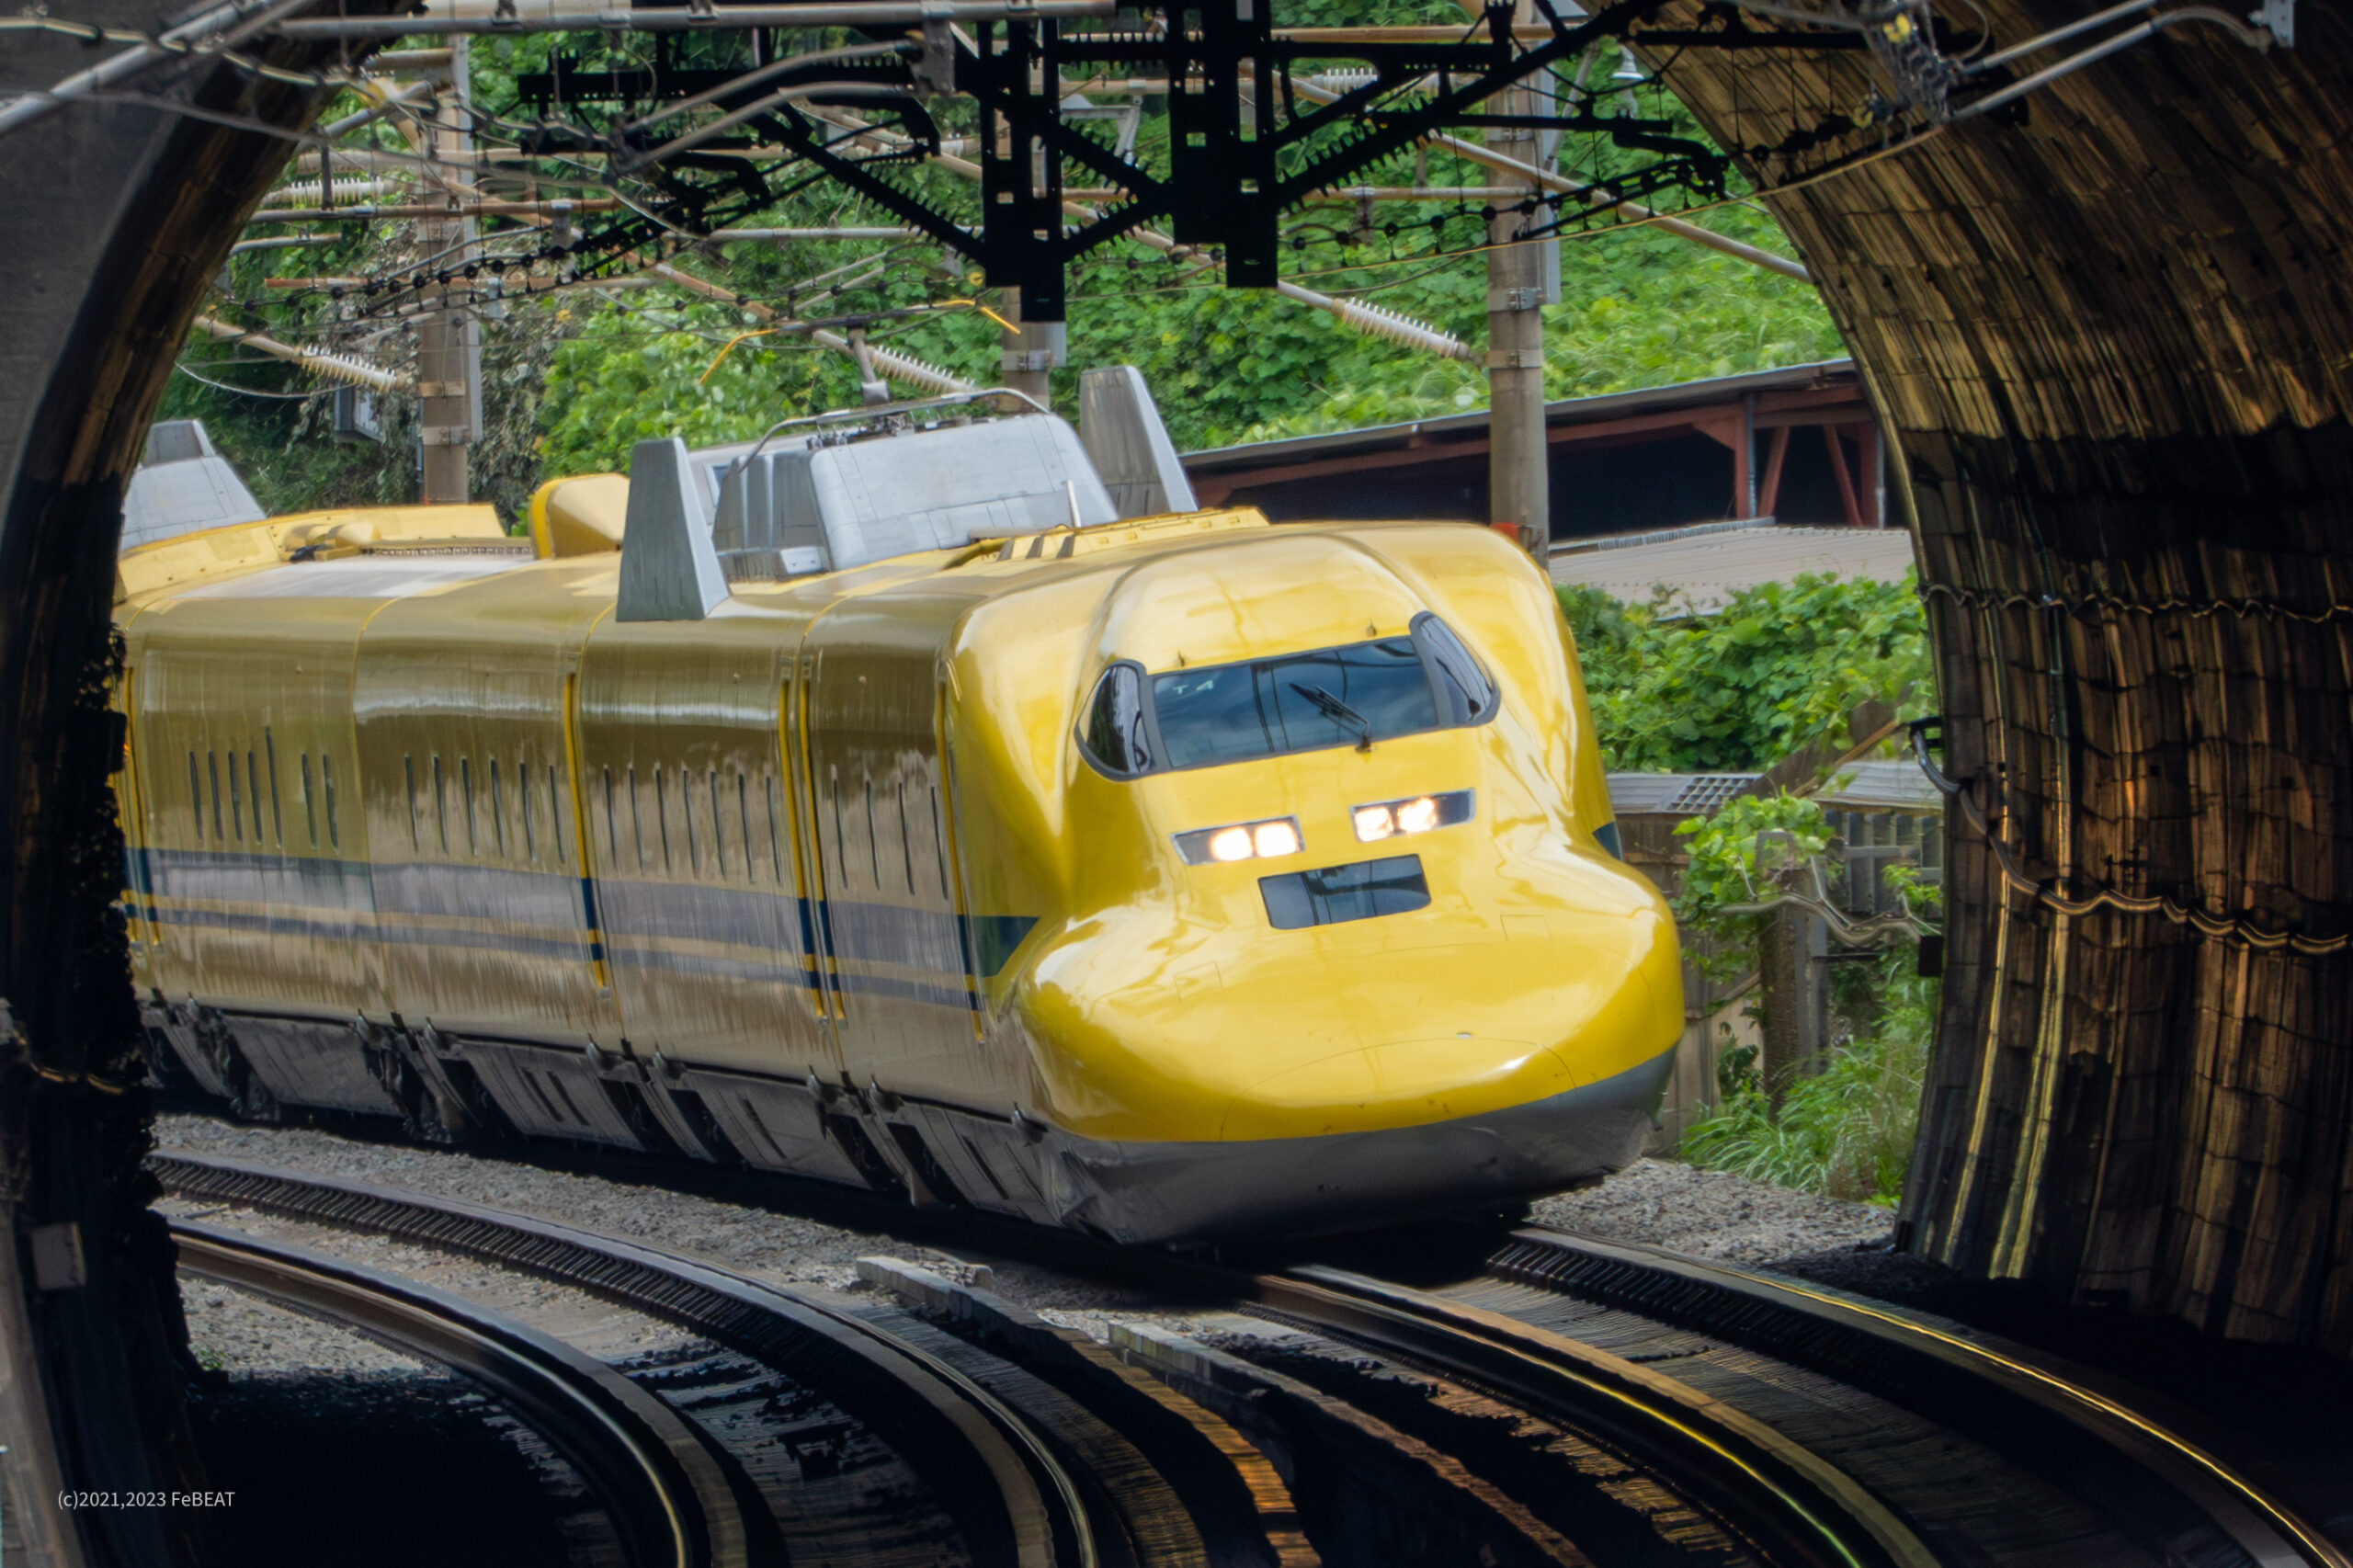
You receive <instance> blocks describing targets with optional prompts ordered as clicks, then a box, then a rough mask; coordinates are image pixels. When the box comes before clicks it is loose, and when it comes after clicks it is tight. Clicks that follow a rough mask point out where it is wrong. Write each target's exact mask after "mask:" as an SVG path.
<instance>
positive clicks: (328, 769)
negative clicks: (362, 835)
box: [319, 752, 343, 849]
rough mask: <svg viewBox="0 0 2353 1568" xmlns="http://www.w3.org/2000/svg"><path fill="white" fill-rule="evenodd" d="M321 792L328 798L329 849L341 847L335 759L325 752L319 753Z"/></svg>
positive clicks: (341, 838)
mask: <svg viewBox="0 0 2353 1568" xmlns="http://www.w3.org/2000/svg"><path fill="white" fill-rule="evenodd" d="M319 790H320V791H321V793H323V794H324V795H325V796H326V798H327V847H328V848H330V849H333V848H337V847H340V846H341V845H342V843H343V834H342V833H341V832H340V831H339V830H338V829H337V828H336V826H335V758H333V757H331V756H328V755H327V754H326V753H324V752H321V753H319Z"/></svg>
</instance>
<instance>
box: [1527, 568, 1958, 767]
mask: <svg viewBox="0 0 2353 1568" xmlns="http://www.w3.org/2000/svg"><path fill="white" fill-rule="evenodd" d="M1560 596H1561V608H1562V610H1563V613H1564V614H1566V615H1567V617H1568V619H1569V625H1570V628H1571V630H1573V631H1574V632H1575V634H1576V640H1577V651H1578V654H1579V659H1580V662H1581V663H1582V664H1583V665H1584V667H1585V676H1586V691H1587V692H1588V694H1589V695H1590V697H1591V699H1592V703H1593V713H1594V723H1595V726H1596V728H1597V730H1598V732H1599V733H1600V736H1601V743H1602V749H1603V752H1604V754H1605V755H1606V756H1608V761H1609V766H1610V767H1618V768H1635V769H1655V770H1661V771H1665V772H1675V773H1723V772H1745V771H1752V770H1756V769H1760V768H1764V767H1769V766H1771V765H1772V764H1773V763H1774V762H1776V761H1778V760H1779V758H1781V757H1783V756H1787V755H1788V754H1789V753H1790V752H1792V751H1795V750H1797V749H1798V748H1799V747H1801V746H1802V745H1805V744H1808V743H1809V742H1812V741H1814V740H1816V739H1819V738H1821V737H1823V736H1824V735H1828V734H1831V733H1834V732H1835V731H1836V729H1837V728H1838V727H1839V726H1840V725H1842V724H1843V723H1844V722H1846V719H1847V714H1848V713H1850V712H1852V711H1853V710H1854V709H1855V708H1857V707H1858V706H1859V705H1860V704H1861V703H1863V702H1865V701H1867V700H1869V699H1873V698H1876V699H1881V700H1883V701H1891V702H1897V703H1901V704H1905V705H1908V707H1909V709H1911V710H1917V711H1926V710H1927V703H1928V701H1929V700H1930V695H1929V694H1930V693H1931V691H1932V690H1933V685H1932V681H1931V677H1930V667H1929V662H1928V643H1927V622H1926V620H1925V619H1924V618H1923V616H1922V614H1921V611H1920V602H1919V598H1918V597H1917V594H1916V592H1915V589H1914V586H1913V580H1912V575H1911V574H1910V573H1908V572H1907V573H1906V574H1904V578H1903V579H1902V580H1901V581H1900V582H1894V583H1880V582H1872V581H1870V580H1868V579H1852V580H1844V581H1842V580H1841V579H1839V578H1838V577H1836V575H1831V574H1822V575H1817V574H1805V575H1802V576H1800V577H1799V578H1798V579H1797V580H1796V581H1795V582H1792V583H1786V584H1784V583H1759V584H1757V585H1754V586H1751V587H1746V588H1743V589H1741V590H1739V591H1738V592H1736V593H1734V594H1733V596H1732V597H1731V598H1730V600H1728V601H1727V602H1726V603H1725V604H1724V606H1723V607H1722V608H1720V609H1716V610H1712V611H1710V612H1707V613H1704V614H1702V613H1699V612H1698V611H1696V610H1695V609H1694V608H1692V606H1691V604H1690V601H1689V599H1688V597H1685V596H1682V595H1678V594H1675V593H1671V592H1669V591H1666V590H1665V589H1662V590H1660V591H1658V592H1657V593H1656V594H1654V597H1652V598H1651V600H1650V601H1649V602H1648V603H1647V604H1638V605H1623V604H1620V602H1619V601H1618V600H1617V599H1615V598H1614V597H1611V596H1609V595H1608V594H1607V593H1604V592H1603V591H1601V590H1600V589H1597V588H1591V587H1586V586H1584V585H1564V586H1563V587H1562V588H1561V590H1560Z"/></svg>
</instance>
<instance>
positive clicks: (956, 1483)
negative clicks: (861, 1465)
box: [147, 1154, 1101, 1568]
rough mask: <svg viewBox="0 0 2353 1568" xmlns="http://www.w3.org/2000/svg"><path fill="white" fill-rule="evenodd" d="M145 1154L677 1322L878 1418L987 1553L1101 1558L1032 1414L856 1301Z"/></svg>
mask: <svg viewBox="0 0 2353 1568" xmlns="http://www.w3.org/2000/svg"><path fill="white" fill-rule="evenodd" d="M147 1164H148V1167H149V1168H150V1169H151V1170H153V1172H154V1173H155V1174H156V1175H157V1176H158V1177H160V1178H161V1180H162V1181H163V1183H164V1185H165V1187H166V1188H167V1189H169V1190H171V1191H174V1192H176V1193H179V1194H181V1195H182V1196H185V1197H190V1198H200V1199H208V1200H210V1201H214V1202H222V1203H229V1204H235V1205H239V1206H242V1207H247V1208H253V1209H258V1210H265V1211H267V1212H272V1213H278V1214H284V1215H289V1216H292V1217H295V1218H300V1219H302V1220H307V1221H314V1222H319V1223H324V1224H329V1225H335V1226H338V1227H342V1228H347V1229H353V1230H363V1231H374V1232H378V1233H383V1234H386V1235H391V1236H394V1237H398V1238H400V1239H402V1240H404V1241H410V1242H414V1243H415V1244H420V1245H424V1246H429V1247H434V1248H437V1249H439V1250H442V1251H447V1252H453V1253H460V1254H463V1255H466V1256H473V1257H479V1258H483V1259H484V1260H486V1261H489V1262H492V1263H495V1264H497V1265H498V1266H500V1267H506V1268H511V1269H516V1270H518V1271H522V1272H526V1273H530V1274H536V1275H539V1276H540V1277H541V1278H550V1279H555V1280H559V1281H562V1282H563V1283H565V1284H568V1285H572V1286H574V1287H576V1288H578V1289H580V1290H587V1291H589V1292H591V1293H593V1294H596V1295H598V1296H602V1297H604V1298H606V1299H607V1300H609V1301H619V1302H620V1303H622V1304H624V1305H627V1306H629V1307H631V1308H632V1309H634V1310H636V1311H639V1312H645V1313H647V1314H649V1315H652V1316H658V1317H662V1318H665V1319H667V1320H668V1321H670V1322H673V1323H676V1324H682V1325H684V1326H686V1327H688V1328H691V1329H692V1330H694V1331H695V1332H696V1333H698V1334H700V1335H705V1336H707V1337H709V1338H710V1339H711V1340H713V1341H716V1342H717V1343H719V1344H722V1345H725V1346H729V1347H730V1348H733V1349H735V1350H737V1351H739V1352H741V1353H743V1354H745V1355H747V1356H750V1357H752V1358H756V1359H758V1360H761V1361H764V1362H766V1363H767V1364H769V1365H771V1366H775V1367H777V1368H779V1369H780V1370H784V1371H787V1372H789V1373H790V1374H791V1375H792V1376H794V1377H796V1378H799V1379H801V1380H802V1381H807V1382H808V1383H810V1384H811V1385H812V1386H813V1387H816V1388H818V1389H820V1391H821V1392H824V1394H825V1395H826V1396H827V1397H828V1398H830V1399H832V1400H834V1401H835V1403H838V1404H840V1405H842V1406H843V1407H844V1408H845V1409H847V1410H850V1411H851V1412H853V1413H854V1414H856V1415H859V1416H860V1417H861V1418H862V1419H864V1420H867V1421H868V1422H870V1424H872V1425H873V1426H875V1427H876V1428H877V1430H878V1431H880V1432H881V1433H883V1435H884V1436H885V1437H888V1438H889V1439H890V1440H892V1442H893V1444H894V1446H896V1447H898V1449H900V1451H901V1453H902V1454H903V1455H904V1458H905V1459H906V1460H907V1461H908V1462H909V1463H910V1464H911V1465H913V1466H914V1467H915V1470H916V1471H917V1472H918V1473H919V1474H921V1475H922V1476H923V1477H924V1479H925V1480H926V1483H929V1484H931V1485H932V1486H933V1487H934V1489H935V1490H936V1491H937V1492H938V1494H939V1495H940V1496H941V1498H942V1499H943V1500H944V1501H945V1502H946V1504H947V1505H948V1507H949V1511H950V1513H951V1514H953V1515H954V1516H955V1517H956V1519H957V1522H958V1524H959V1525H960V1526H961V1527H962V1528H964V1530H965V1532H966V1534H967V1536H968V1538H969V1539H970V1540H971V1544H972V1547H973V1550H974V1555H975V1556H976V1558H977V1559H979V1560H980V1561H983V1562H1004V1563H1008V1564H1014V1565H1016V1568H1097V1564H1098V1563H1099V1562H1100V1561H1101V1553H1100V1551H1098V1548H1097V1542H1096V1539H1095V1528H1094V1524H1093V1521H1092V1520H1091V1519H1090V1517H1089V1516H1088V1513H1087V1509H1086V1502H1085V1499H1084V1496H1083V1494H1082V1493H1081V1490H1080V1487H1079V1484H1078V1483H1077V1481H1076V1480H1075V1478H1074V1476H1073V1475H1072V1474H1071V1472H1070V1471H1069V1470H1068V1469H1067V1468H1066V1467H1065V1466H1064V1465H1063V1462H1062V1460H1060V1459H1059V1458H1058V1457H1057V1456H1056V1455H1055V1454H1054V1453H1053V1452H1052V1451H1051V1449H1050V1448H1049V1447H1048V1446H1047V1445H1046V1443H1045V1442H1044V1440H1043V1439H1042V1438H1041V1437H1040V1435H1039V1434H1038V1433H1037V1432H1036V1431H1034V1430H1033V1429H1032V1428H1031V1427H1030V1426H1029V1423H1028V1422H1026V1421H1025V1420H1023V1419H1022V1418H1021V1416H1020V1415H1017V1413H1016V1412H1015V1411H1014V1410H1013V1409H1012V1408H1011V1407H1010V1406H1009V1405H1007V1404H1006V1403H1005V1402H1004V1401H1002V1400H1000V1399H998V1398H997V1397H996V1396H995V1394H992V1393H991V1392H989V1391H988V1390H986V1389H984V1388H983V1387H982V1386H981V1385H980V1384H979V1383H977V1382H976V1381H973V1380H972V1378H970V1377H968V1376H966V1375H965V1374H964V1373H963V1372H961V1371H960V1370H959V1369H956V1368H955V1367H953V1366H951V1365H949V1363H948V1362H947V1361H946V1360H944V1359H942V1358H939V1357H938V1356H937V1355H935V1354H933V1353H932V1352H931V1351H930V1350H928V1349H926V1347H924V1346H921V1345H919V1344H916V1343H915V1342H914V1341H913V1340H911V1339H908V1338H905V1337H904V1336H902V1335H896V1334H893V1333H892V1332H891V1331H890V1330H889V1329H888V1328H887V1327H885V1326H884V1325H882V1324H877V1323H874V1322H871V1321H870V1320H868V1319H867V1318H865V1317H862V1316H860V1315H858V1313H856V1312H849V1311H847V1310H844V1309H842V1308H838V1307H835V1306H833V1305H830V1304H828V1303H826V1302H825V1301H822V1300H820V1299H818V1298H817V1297H815V1296H813V1295H805V1294H803V1293H801V1292H799V1291H794V1290H788V1289H786V1288H785V1287H782V1286H779V1285H774V1284H770V1283H767V1281H764V1280H759V1279H755V1278H751V1277H749V1276H746V1275H743V1274H738V1273H735V1272H734V1271H733V1270H731V1269H727V1268H724V1267H720V1266H718V1265H716V1264H711V1263H707V1262H701V1261H698V1260H693V1259H688V1258H681V1257H677V1256H672V1255H670V1254H667V1253H665V1252H662V1251H659V1250H657V1249H655V1248H653V1247H649V1246H645V1245H642V1244H639V1243H636V1242H631V1241H627V1240H624V1239H622V1238H620V1237H617V1236H608V1235H604V1234H601V1233H597V1232H594V1231H589V1230H585V1229H582V1228H580V1227H578V1226H574V1225H567V1224H563V1223H562V1222H561V1221H553V1220H542V1219H539V1218H537V1217H534V1216H529V1215H522V1214H512V1213H507V1212H506V1211H504V1210H496V1209H491V1208H486V1207H484V1206H483V1205H480V1204H474V1203H467V1202H464V1201H462V1200H460V1199H449V1198H438V1197H434V1196H431V1195H428V1194H424V1193H418V1192H413V1191H408V1190H404V1189H402V1188H398V1187H376V1186H370V1185H367V1184H363V1183H358V1182H351V1181H344V1180H340V1179H337V1178H335V1177H330V1176H310V1175H307V1174H302V1173H298V1172H293V1171H286V1170H279V1169H275V1168H272V1167H269V1166H265V1165H250V1164H247V1163H245V1162H244V1161H239V1160H228V1159H221V1158H217V1157H211V1156H203V1155H195V1154H173V1155H161V1154H159V1155H152V1156H150V1157H149V1159H148V1162H147Z"/></svg>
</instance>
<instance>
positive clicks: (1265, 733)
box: [1152, 637, 1439, 767]
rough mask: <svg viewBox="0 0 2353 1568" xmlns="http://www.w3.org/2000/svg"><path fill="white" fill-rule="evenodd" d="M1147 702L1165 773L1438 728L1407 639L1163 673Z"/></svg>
mask: <svg viewBox="0 0 2353 1568" xmlns="http://www.w3.org/2000/svg"><path fill="white" fill-rule="evenodd" d="M1152 700H1153V708H1154V714H1155V716H1156V717H1157V718H1158V720H1159V722H1160V739H1161V744H1162V746H1163V747H1164V748H1165V751H1166V754H1167V758H1168V766H1169V767H1209V766H1212V765H1214V764H1217V763H1222V762H1242V761H1246V760H1248V759H1249V758H1252V757H1259V756H1275V755H1276V754H1278V753H1281V752H1292V751H1313V750H1318V749H1321V748H1323V747H1325V746H1336V745H1351V744H1360V743H1367V742H1371V741H1380V740H1387V739H1389V738H1391V737H1392V736H1395V735H1409V734H1412V733H1415V732H1416V731H1420V730H1434V729H1436V728H1438V723H1439V719H1438V703H1437V700H1436V699H1435V697H1434V695H1433V693H1432V691H1431V687H1430V679H1429V676H1428V674H1427V671H1426V670H1425V669H1424V668H1423V665H1422V659H1421V654H1420V653H1419V651H1418V650H1417V649H1416V648H1415V643H1414V640H1413V639H1412V638H1410V637H1383V638H1378V639H1375V640H1374V641H1372V642H1353V643H1349V644H1347V646H1345V647H1339V648H1322V649H1318V650H1316V651H1315V652H1313V653H1294V654H1290V655H1289V656H1287V657H1284V658H1279V659H1261V660H1254V661H1252V662H1251V663H1248V664H1242V665H1211V666H1210V667H1208V668H1204V669H1198V670H1171V671H1169V672H1167V673H1166V674H1165V675H1158V676H1154V677H1153V681H1152Z"/></svg>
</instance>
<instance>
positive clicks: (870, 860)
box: [866, 773, 882, 892]
mask: <svg viewBox="0 0 2353 1568" xmlns="http://www.w3.org/2000/svg"><path fill="white" fill-rule="evenodd" d="M866 866H867V869H868V870H870V872H872V873H873V876H874V880H873V881H870V882H869V883H868V884H867V886H869V887H870V888H872V889H873V890H874V891H875V892H881V891H882V835H881V833H880V832H878V831H877V830H876V828H875V826H874V775H872V774H871V773H870V774H868V775H867V776H866Z"/></svg>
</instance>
